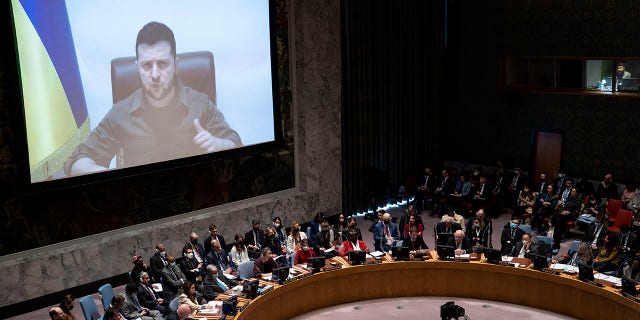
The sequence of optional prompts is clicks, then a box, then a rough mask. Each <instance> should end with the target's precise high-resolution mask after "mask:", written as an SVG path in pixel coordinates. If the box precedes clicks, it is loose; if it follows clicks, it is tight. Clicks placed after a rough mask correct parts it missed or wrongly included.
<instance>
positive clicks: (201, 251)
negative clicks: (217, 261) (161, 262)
mask: <svg viewBox="0 0 640 320" xmlns="http://www.w3.org/2000/svg"><path fill="white" fill-rule="evenodd" d="M209 245H211V244H209ZM187 248H191V249H192V250H193V254H194V256H195V254H196V252H197V253H198V254H199V255H200V258H201V259H202V262H203V263H204V260H205V257H206V256H207V255H206V254H205V253H204V247H203V246H202V243H200V242H196V244H195V245H193V244H191V242H189V241H187V243H185V244H184V247H182V252H184V250H185V249H187Z"/></svg>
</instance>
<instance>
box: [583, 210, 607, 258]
mask: <svg viewBox="0 0 640 320" xmlns="http://www.w3.org/2000/svg"><path fill="white" fill-rule="evenodd" d="M602 220H604V214H603V213H598V214H597V215H596V220H595V222H594V223H593V224H591V226H589V229H587V232H585V233H584V238H583V239H582V241H584V242H587V243H589V244H590V245H591V249H593V250H594V252H596V251H595V250H597V249H598V247H600V246H601V245H602V240H603V239H604V236H605V235H607V227H606V226H605V225H604V224H603V223H602Z"/></svg>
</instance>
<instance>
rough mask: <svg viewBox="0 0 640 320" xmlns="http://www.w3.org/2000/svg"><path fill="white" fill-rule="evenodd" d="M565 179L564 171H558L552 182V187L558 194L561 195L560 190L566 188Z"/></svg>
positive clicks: (562, 190)
mask: <svg viewBox="0 0 640 320" xmlns="http://www.w3.org/2000/svg"><path fill="white" fill-rule="evenodd" d="M566 180H567V178H566V177H565V174H564V171H562V170H560V171H558V178H557V179H556V181H555V182H554V188H555V189H556V191H557V192H558V195H561V194H562V192H564V189H565V188H566Z"/></svg>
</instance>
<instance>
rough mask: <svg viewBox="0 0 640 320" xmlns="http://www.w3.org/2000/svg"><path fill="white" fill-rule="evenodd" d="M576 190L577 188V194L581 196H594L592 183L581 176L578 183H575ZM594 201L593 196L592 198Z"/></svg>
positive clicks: (594, 190)
mask: <svg viewBox="0 0 640 320" xmlns="http://www.w3.org/2000/svg"><path fill="white" fill-rule="evenodd" d="M576 188H578V192H579V193H580V194H581V195H583V196H586V195H589V196H591V195H595V193H596V189H595V188H594V187H593V183H591V181H589V178H587V177H585V176H583V177H581V178H580V181H578V182H577V183H576ZM594 199H595V196H594Z"/></svg>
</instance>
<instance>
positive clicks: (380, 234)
mask: <svg viewBox="0 0 640 320" xmlns="http://www.w3.org/2000/svg"><path fill="white" fill-rule="evenodd" d="M394 240H395V241H397V240H400V232H399V231H398V225H397V224H395V223H393V222H391V214H389V213H388V212H385V213H384V214H383V215H382V220H381V221H380V222H378V223H376V226H375V228H374V230H373V244H374V248H375V249H376V251H384V252H389V251H391V244H392V243H393V241H394Z"/></svg>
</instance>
